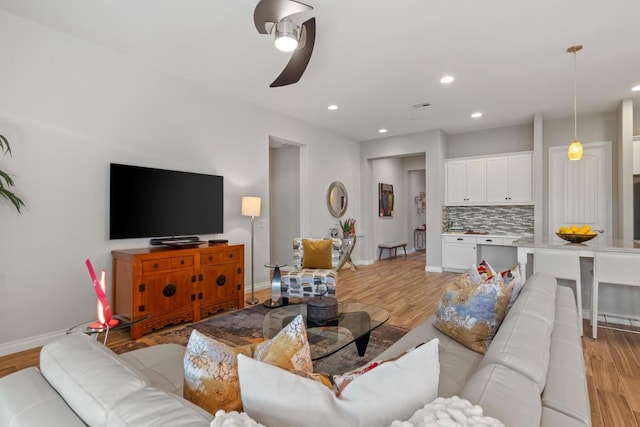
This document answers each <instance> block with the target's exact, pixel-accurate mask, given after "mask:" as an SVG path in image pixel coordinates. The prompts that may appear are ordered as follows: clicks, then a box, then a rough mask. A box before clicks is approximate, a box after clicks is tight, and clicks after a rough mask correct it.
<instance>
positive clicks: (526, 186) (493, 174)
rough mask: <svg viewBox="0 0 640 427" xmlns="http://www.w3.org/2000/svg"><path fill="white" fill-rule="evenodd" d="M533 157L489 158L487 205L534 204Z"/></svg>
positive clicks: (520, 155) (529, 155)
mask: <svg viewBox="0 0 640 427" xmlns="http://www.w3.org/2000/svg"><path fill="white" fill-rule="evenodd" d="M531 161H532V155H531V154H529V153H527V154H517V155H511V156H502V157H488V158H487V203H490V204H528V203H532V202H533V191H532V190H533V189H532V168H531Z"/></svg>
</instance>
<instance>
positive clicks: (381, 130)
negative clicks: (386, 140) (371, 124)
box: [378, 129, 387, 133]
mask: <svg viewBox="0 0 640 427" xmlns="http://www.w3.org/2000/svg"><path fill="white" fill-rule="evenodd" d="M378 133H387V130H386V129H378Z"/></svg>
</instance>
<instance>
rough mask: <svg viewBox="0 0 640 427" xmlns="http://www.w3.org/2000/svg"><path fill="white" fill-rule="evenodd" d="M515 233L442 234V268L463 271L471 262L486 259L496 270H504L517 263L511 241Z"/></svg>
mask: <svg viewBox="0 0 640 427" xmlns="http://www.w3.org/2000/svg"><path fill="white" fill-rule="evenodd" d="M519 238H520V236H517V235H495V234H489V235H469V234H448V233H445V234H443V235H442V268H443V270H445V271H456V272H464V271H466V270H468V269H469V267H471V266H472V265H473V264H476V265H477V264H478V263H479V262H481V261H482V260H485V261H487V262H488V263H489V264H490V265H491V267H493V269H494V270H496V271H498V272H499V271H504V270H506V269H509V268H511V267H513V266H514V265H516V264H517V256H516V254H517V251H516V249H517V248H516V247H515V246H513V242H514V241H515V240H517V239H519Z"/></svg>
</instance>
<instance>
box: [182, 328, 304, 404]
mask: <svg viewBox="0 0 640 427" xmlns="http://www.w3.org/2000/svg"><path fill="white" fill-rule="evenodd" d="M238 354H244V355H245V356H247V357H253V358H254V359H256V360H260V361H263V362H266V363H269V364H272V365H275V366H278V367H281V368H284V369H287V370H291V371H299V372H302V373H305V374H311V373H312V372H313V364H312V361H311V351H310V349H309V342H308V341H307V330H306V328H305V325H304V320H303V318H302V316H297V317H296V318H295V319H293V320H292V321H291V323H289V325H287V326H286V327H285V328H284V329H282V331H280V332H279V333H278V334H277V335H276V336H275V337H273V338H272V339H270V340H267V341H264V342H262V343H260V344H257V345H256V344H250V345H246V346H242V347H236V348H233V347H229V346H227V345H225V344H223V343H221V342H219V341H216V340H215V339H213V338H211V337H208V336H206V335H203V334H201V333H200V332H198V331H196V330H194V331H193V332H192V333H191V336H190V337H189V342H188V343H187V350H186V353H185V356H184V397H185V398H186V399H187V400H190V401H191V402H193V403H195V404H196V405H198V406H200V407H201V408H203V409H205V410H206V411H208V412H210V413H211V414H215V413H216V411H218V410H219V409H223V410H225V411H227V412H230V411H241V410H242V400H241V399H240V384H239V381H238V361H237V355H238ZM310 376H311V375H310Z"/></svg>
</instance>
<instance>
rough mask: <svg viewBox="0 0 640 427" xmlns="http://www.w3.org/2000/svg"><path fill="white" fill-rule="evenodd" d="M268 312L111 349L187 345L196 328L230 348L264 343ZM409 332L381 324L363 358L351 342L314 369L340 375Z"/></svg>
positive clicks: (217, 319)
mask: <svg viewBox="0 0 640 427" xmlns="http://www.w3.org/2000/svg"><path fill="white" fill-rule="evenodd" d="M268 310H269V309H268V308H265V307H264V306H262V305H257V306H253V307H249V308H246V309H244V310H235V311H231V312H226V313H222V314H219V315H215V316H213V317H209V318H207V319H205V320H203V321H200V322H197V323H189V324H185V325H180V326H176V327H173V328H170V329H168V330H163V331H160V332H153V333H151V334H148V335H145V336H143V337H142V338H140V339H138V340H134V341H128V342H126V343H123V344H120V345H117V346H115V347H113V348H112V350H113V351H114V352H116V353H124V352H127V351H131V350H136V349H139V348H144V347H149V346H153V345H156V344H166V343H175V344H182V345H186V344H187V342H188V341H189V336H190V335H191V331H192V330H194V329H197V330H198V331H199V332H202V333H203V334H206V335H209V336H211V337H213V338H215V339H216V340H218V341H221V342H223V343H225V344H227V345H230V346H238V345H244V344H250V343H255V342H260V341H263V337H262V321H263V319H264V315H265V314H266V313H267V311H268ZM407 332H408V330H407V329H405V328H401V327H397V326H393V325H387V324H385V325H382V326H380V327H378V328H376V329H374V330H373V331H372V332H371V338H370V339H369V345H368V346H367V351H366V352H365V355H364V356H362V357H360V356H359V355H358V350H357V349H356V345H355V343H351V344H349V345H347V346H346V347H345V348H343V349H342V350H339V351H337V352H336V353H334V354H332V355H330V356H327V357H325V358H323V359H319V360H316V361H314V370H315V371H316V372H323V373H327V374H330V375H338V374H342V373H344V372H347V371H350V370H353V369H356V368H359V367H360V366H362V365H363V364H365V363H367V362H369V361H371V360H373V359H374V358H375V357H376V356H378V355H379V354H380V353H382V352H383V351H384V350H386V349H387V348H388V347H389V346H391V344H393V343H394V342H396V341H397V340H399V339H400V338H401V337H402V336H403V335H404V334H406V333H407Z"/></svg>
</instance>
